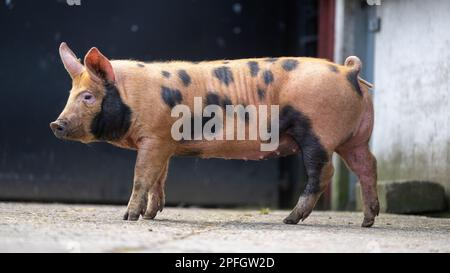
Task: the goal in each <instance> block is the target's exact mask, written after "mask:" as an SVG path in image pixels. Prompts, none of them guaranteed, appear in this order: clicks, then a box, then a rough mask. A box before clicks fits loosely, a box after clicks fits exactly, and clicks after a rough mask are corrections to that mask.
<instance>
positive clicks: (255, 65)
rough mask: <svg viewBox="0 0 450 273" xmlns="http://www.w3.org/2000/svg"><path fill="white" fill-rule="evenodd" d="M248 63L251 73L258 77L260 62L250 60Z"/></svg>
mask: <svg viewBox="0 0 450 273" xmlns="http://www.w3.org/2000/svg"><path fill="white" fill-rule="evenodd" d="M247 65H248V68H249V69H250V75H251V76H252V77H256V75H258V72H259V65H258V62H255V61H249V62H248V63H247Z"/></svg>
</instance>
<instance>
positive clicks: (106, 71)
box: [84, 47, 115, 84]
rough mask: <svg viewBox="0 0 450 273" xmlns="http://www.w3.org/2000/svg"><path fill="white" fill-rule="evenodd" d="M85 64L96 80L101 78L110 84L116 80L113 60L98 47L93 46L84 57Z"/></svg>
mask: <svg viewBox="0 0 450 273" xmlns="http://www.w3.org/2000/svg"><path fill="white" fill-rule="evenodd" d="M84 65H85V66H86V69H87V71H88V72H89V75H91V76H92V77H93V79H94V80H100V81H102V82H103V83H110V84H113V83H114V82H115V76H114V70H113V68H112V66H111V62H110V61H109V60H108V58H106V57H105V56H103V54H102V53H100V51H99V50H98V49H97V48H96V47H93V48H91V49H90V50H89V52H88V53H87V54H86V56H85V57H84Z"/></svg>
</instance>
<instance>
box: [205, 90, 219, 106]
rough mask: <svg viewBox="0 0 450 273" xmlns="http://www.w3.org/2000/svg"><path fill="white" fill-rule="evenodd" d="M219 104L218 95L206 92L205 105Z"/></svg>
mask: <svg viewBox="0 0 450 273" xmlns="http://www.w3.org/2000/svg"><path fill="white" fill-rule="evenodd" d="M212 104H215V105H220V97H219V95H217V94H216V93H214V92H208V93H206V105H212Z"/></svg>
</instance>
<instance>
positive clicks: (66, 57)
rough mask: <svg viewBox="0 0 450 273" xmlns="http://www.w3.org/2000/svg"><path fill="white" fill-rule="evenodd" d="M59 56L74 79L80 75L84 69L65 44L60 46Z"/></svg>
mask: <svg viewBox="0 0 450 273" xmlns="http://www.w3.org/2000/svg"><path fill="white" fill-rule="evenodd" d="M59 56H61V61H62V63H63V64H64V67H65V68H66V70H67V72H69V75H70V77H71V78H72V79H73V78H75V77H76V76H78V75H80V73H81V72H82V71H83V69H84V67H83V65H82V64H81V63H80V61H79V60H78V58H77V56H75V54H74V53H73V51H72V50H70V48H69V47H68V46H67V44H66V43H64V42H63V43H61V45H60V46H59Z"/></svg>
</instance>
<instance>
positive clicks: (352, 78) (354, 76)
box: [347, 70, 363, 97]
mask: <svg viewBox="0 0 450 273" xmlns="http://www.w3.org/2000/svg"><path fill="white" fill-rule="evenodd" d="M358 74H359V71H357V70H353V71H350V72H348V74H347V80H348V81H349V82H350V84H351V85H352V86H353V89H354V90H355V91H356V93H358V95H360V96H361V97H362V95H363V94H362V91H361V87H360V86H359V80H358Z"/></svg>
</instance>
